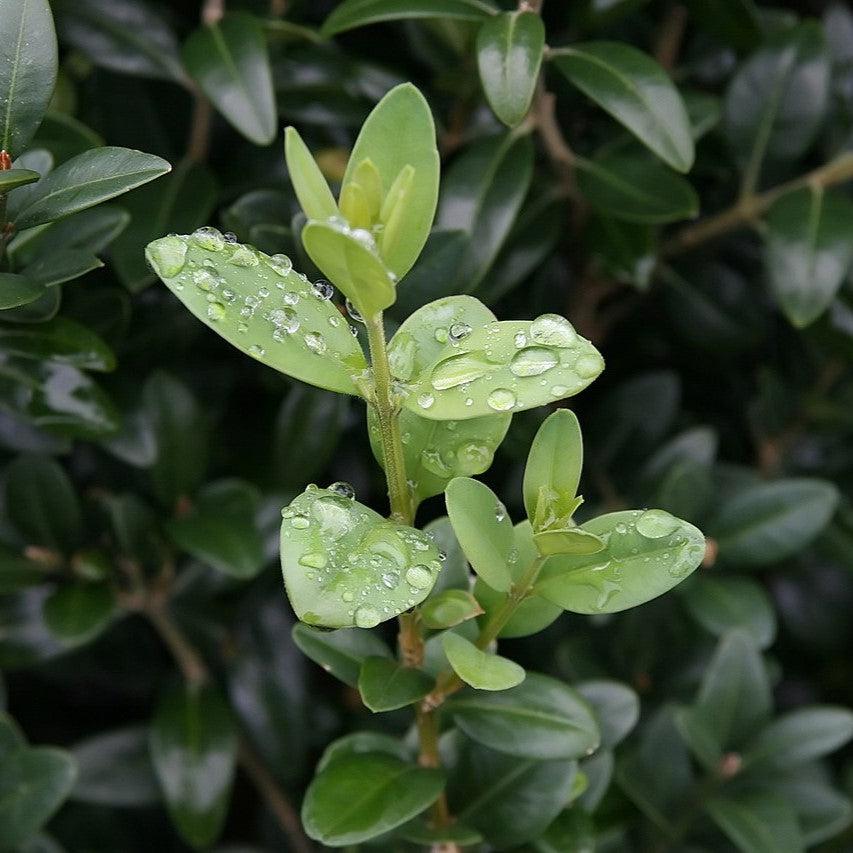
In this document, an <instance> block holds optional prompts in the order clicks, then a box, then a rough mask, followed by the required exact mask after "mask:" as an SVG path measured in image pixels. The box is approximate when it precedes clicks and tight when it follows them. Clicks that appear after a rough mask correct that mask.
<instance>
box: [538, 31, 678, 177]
mask: <svg viewBox="0 0 853 853" xmlns="http://www.w3.org/2000/svg"><path fill="white" fill-rule="evenodd" d="M554 62H555V64H556V66H557V68H559V69H560V71H562V72H563V74H565V75H566V77H568V78H569V80H570V81H571V82H572V83H573V84H574V85H575V86H577V87H578V88H579V89H580V90H581V91H582V92H583V93H584V94H585V95H587V97H589V98H591V99H592V100H593V101H595V103H596V104H598V105H599V106H600V107H601V108H602V109H604V110H606V111H607V112H608V113H610V115H612V116H613V118H615V119H616V120H617V121H618V122H620V123H621V124H623V125H624V126H625V127H627V128H628V130H630V131H631V133H633V134H634V136H636V137H637V139H639V141H640V142H642V143H643V145H645V146H646V147H647V148H649V149H650V150H651V151H653V152H654V153H655V154H656V155H657V156H658V157H660V158H661V159H662V160H663V161H664V162H665V163H667V164H668V165H670V166H672V168H673V169H676V170H677V171H679V172H687V171H689V170H690V167H691V166H692V165H693V136H692V134H691V132H690V122H689V120H688V118H687V110H686V109H685V108H684V102H683V101H682V100H681V96H680V95H679V94H678V90H677V89H676V88H675V86H673V84H672V82H671V81H670V79H669V77H668V76H667V73H666V72H665V71H664V70H663V68H661V67H660V65H658V64H657V62H655V61H654V60H653V59H652V58H651V57H650V56H647V55H646V54H645V53H643V52H642V51H640V50H637V49H636V48H635V47H632V46H631V45H628V44H623V43H622V42H613V41H600V42H581V43H580V44H573V45H572V46H571V47H563V48H559V49H558V50H557V51H555V52H554Z"/></svg>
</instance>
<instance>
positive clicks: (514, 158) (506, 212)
mask: <svg viewBox="0 0 853 853" xmlns="http://www.w3.org/2000/svg"><path fill="white" fill-rule="evenodd" d="M532 175H533V143H532V142H531V140H530V137H529V136H520V137H515V136H513V135H512V134H501V135H499V136H493V137H489V138H487V139H483V140H479V141H477V142H475V143H474V144H472V145H471V146H469V147H468V148H466V149H465V151H464V152H463V153H462V154H461V155H460V156H459V157H457V158H456V159H455V160H454V161H453V165H452V166H451V168H450V169H449V170H448V172H447V175H446V176H445V178H444V181H443V182H442V187H441V200H440V204H439V207H438V213H437V215H436V228H440V229H443V230H448V231H463V232H464V233H465V234H467V235H468V241H467V251H466V253H465V255H464V257H463V259H462V262H461V263H460V264H459V265H458V267H457V269H456V272H455V276H454V281H455V284H456V287H455V288H453V289H452V290H450V291H449V292H454V290H456V291H459V292H462V293H471V292H473V291H474V290H475V289H476V288H477V286H478V285H479V283H480V282H481V281H483V280H484V278H485V276H486V274H487V273H488V271H489V269H490V268H491V267H492V265H493V264H494V263H495V260H496V259H497V257H498V255H499V253H500V250H501V248H502V247H503V246H504V244H505V242H506V240H507V238H508V236H509V234H510V232H511V230H512V227H513V224H514V223H515V221H516V218H517V217H518V214H519V211H520V210H521V206H522V204H523V202H524V199H525V197H526V195H527V191H528V189H529V187H530V181H531V179H532Z"/></svg>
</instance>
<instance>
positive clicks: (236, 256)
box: [228, 246, 260, 267]
mask: <svg viewBox="0 0 853 853" xmlns="http://www.w3.org/2000/svg"><path fill="white" fill-rule="evenodd" d="M228 263H229V264H233V265H234V266H235V267H256V266H257V265H258V264H259V263H260V258H258V253H257V252H256V251H255V250H254V249H253V248H252V247H251V246H237V247H236V248H235V249H234V251H233V252H232V253H231V257H230V258H228Z"/></svg>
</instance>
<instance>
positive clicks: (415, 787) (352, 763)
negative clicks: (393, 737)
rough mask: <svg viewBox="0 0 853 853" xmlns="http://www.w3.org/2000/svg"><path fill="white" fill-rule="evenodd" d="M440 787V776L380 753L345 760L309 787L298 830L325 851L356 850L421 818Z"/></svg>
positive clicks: (330, 766)
mask: <svg viewBox="0 0 853 853" xmlns="http://www.w3.org/2000/svg"><path fill="white" fill-rule="evenodd" d="M443 787H444V774H443V773H442V772H441V771H440V770H435V769H432V768H426V767H418V766H417V765H413V764H408V763H406V762H404V761H401V760H400V759H399V758H395V757H394V756H392V755H388V754H386V753H381V752H366V753H362V754H357V755H344V756H341V757H340V758H336V759H335V760H333V761H331V762H330V763H329V764H328V765H327V766H326V767H325V768H324V769H323V770H322V771H321V772H320V773H318V774H317V775H316V776H315V777H314V780H313V781H312V782H311V784H310V785H309V786H308V790H307V791H306V793H305V800H304V801H303V803H302V825H303V826H304V827H305V831H306V833H307V834H308V835H309V836H310V837H311V838H313V839H314V840H315V841H319V842H321V843H322V844H325V845H327V846H329V847H346V846H347V845H352V844H360V843H361V842H363V841H369V840H370V839H371V838H376V837H377V836H379V835H383V834H384V833H386V832H389V831H390V830H392V829H395V828H396V827H398V826H400V825H401V824H403V823H405V822H406V821H407V820H410V819H411V818H413V817H415V815H417V814H420V812H422V811H424V810H425V809H427V808H428V807H429V806H430V805H432V803H434V802H435V800H436V799H437V798H438V795H439V794H440V793H441V790H442V788H443Z"/></svg>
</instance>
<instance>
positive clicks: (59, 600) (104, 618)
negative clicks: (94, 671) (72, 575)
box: [44, 582, 116, 646]
mask: <svg viewBox="0 0 853 853" xmlns="http://www.w3.org/2000/svg"><path fill="white" fill-rule="evenodd" d="M115 611H116V600H115V596H114V594H113V591H112V589H111V588H110V587H109V586H108V585H107V584H103V583H78V582H74V583H67V584H62V585H61V586H59V587H58V588H57V589H56V590H55V591H54V592H53V593H52V594H51V596H50V597H49V598H48V599H47V600H46V601H45V603H44V621H45V623H46V624H47V627H48V628H50V630H51V631H52V632H53V634H54V636H56V637H57V638H58V639H59V640H61V641H62V642H63V643H64V644H65V645H67V646H79V645H82V644H83V643H88V642H90V641H91V640H94V639H95V638H96V637H97V636H98V635H99V634H101V633H102V632H103V631H105V630H106V629H107V628H108V627H109V625H110V623H111V622H112V620H113V617H114V615H115Z"/></svg>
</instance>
